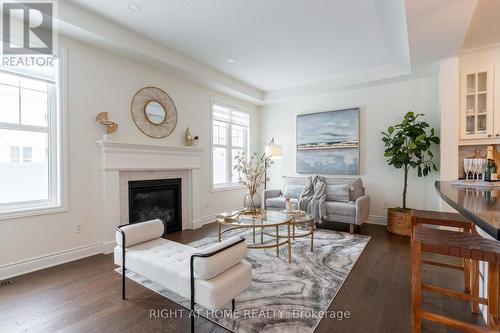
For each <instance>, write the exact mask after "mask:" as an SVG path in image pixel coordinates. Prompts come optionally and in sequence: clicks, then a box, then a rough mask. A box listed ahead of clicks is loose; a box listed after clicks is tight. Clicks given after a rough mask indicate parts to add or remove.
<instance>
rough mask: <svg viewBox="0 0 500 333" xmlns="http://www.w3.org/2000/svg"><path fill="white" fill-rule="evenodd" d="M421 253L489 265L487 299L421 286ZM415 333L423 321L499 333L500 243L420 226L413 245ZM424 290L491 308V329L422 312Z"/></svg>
mask: <svg viewBox="0 0 500 333" xmlns="http://www.w3.org/2000/svg"><path fill="white" fill-rule="evenodd" d="M422 252H429V253H435V254H441V255H445V256H451V257H457V258H463V259H472V260H481V261H486V262H488V295H487V298H482V297H478V296H474V295H470V294H469V293H464V292H459V291H455V290H450V289H446V288H442V287H438V286H432V285H429V284H425V283H422V272H421V264H422ZM411 260H412V262H411V290H412V292H411V295H412V296H411V298H412V330H413V332H414V333H417V332H420V331H421V320H422V319H426V320H431V321H434V322H438V323H441V324H445V325H448V326H451V327H454V328H456V329H460V330H463V331H466V332H498V330H500V323H499V321H498V311H499V304H498V301H499V295H498V293H499V282H498V279H499V268H498V267H499V263H500V243H499V242H496V241H492V240H488V239H485V238H483V237H481V236H479V235H477V234H467V233H461V232H455V231H449V230H439V229H432V228H425V227H423V226H420V225H417V226H415V228H414V231H413V238H412V241H411ZM422 289H423V290H427V291H430V292H435V293H439V294H441V295H444V296H448V297H454V298H458V299H461V300H464V301H470V302H477V303H481V304H484V305H486V306H487V307H488V316H487V319H488V320H487V322H488V328H485V327H481V326H477V325H473V324H470V323H466V322H463V321H459V320H456V319H453V318H449V317H446V316H442V315H438V314H435V313H432V312H427V311H423V310H422V305H421V303H422Z"/></svg>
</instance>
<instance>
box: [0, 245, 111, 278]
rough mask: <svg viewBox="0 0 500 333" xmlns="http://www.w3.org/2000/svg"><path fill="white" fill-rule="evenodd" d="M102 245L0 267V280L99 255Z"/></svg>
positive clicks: (79, 248)
mask: <svg viewBox="0 0 500 333" xmlns="http://www.w3.org/2000/svg"><path fill="white" fill-rule="evenodd" d="M101 251H102V244H101V243H95V244H90V245H86V246H81V247H77V248H74V249H70V250H66V251H61V252H57V253H52V254H48V255H45V256H41V257H36V258H32V259H28V260H23V261H18V262H14V263H11V264H7V265H4V266H1V267H0V280H5V279H9V278H11V277H14V276H18V275H22V274H26V273H31V272H34V271H38V270H41V269H44V268H49V267H52V266H57V265H60V264H64V263H67V262H70V261H74V260H78V259H82V258H85V257H90V256H93V255H96V254H99V253H101Z"/></svg>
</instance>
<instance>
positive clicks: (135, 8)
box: [128, 2, 141, 12]
mask: <svg viewBox="0 0 500 333" xmlns="http://www.w3.org/2000/svg"><path fill="white" fill-rule="evenodd" d="M128 9H130V10H131V11H133V12H138V11H140V10H141V6H139V5H138V4H136V3H135V2H131V3H129V4H128Z"/></svg>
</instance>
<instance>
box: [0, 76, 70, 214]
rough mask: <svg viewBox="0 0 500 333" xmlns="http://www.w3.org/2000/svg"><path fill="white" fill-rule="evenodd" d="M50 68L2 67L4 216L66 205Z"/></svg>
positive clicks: (0, 197) (0, 192)
mask: <svg viewBox="0 0 500 333" xmlns="http://www.w3.org/2000/svg"><path fill="white" fill-rule="evenodd" d="M50 71H52V72H53V73H48V72H49V70H48V69H47V68H44V69H43V71H40V73H36V72H35V70H31V69H30V72H29V73H27V70H24V71H23V72H15V71H11V70H10V69H9V71H4V70H3V69H0V105H2V108H1V112H0V184H2V186H1V187H0V217H5V216H12V215H23V214H24V213H27V212H28V213H31V214H33V213H34V212H38V211H40V210H48V209H53V208H57V207H61V206H62V205H61V156H60V151H61V143H60V135H61V133H60V115H59V111H58V103H57V100H58V99H57V97H58V96H57V91H58V89H57V86H56V80H55V77H56V75H55V72H56V71H55V70H52V69H50ZM21 153H22V155H21ZM21 161H22V162H23V163H19V162H21Z"/></svg>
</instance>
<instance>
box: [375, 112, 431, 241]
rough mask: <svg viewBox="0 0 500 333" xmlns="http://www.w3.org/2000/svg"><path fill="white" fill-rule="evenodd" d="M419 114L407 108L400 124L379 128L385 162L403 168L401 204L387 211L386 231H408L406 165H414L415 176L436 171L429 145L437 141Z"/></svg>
mask: <svg viewBox="0 0 500 333" xmlns="http://www.w3.org/2000/svg"><path fill="white" fill-rule="evenodd" d="M423 116H424V115H423V114H414V113H413V112H408V113H407V114H406V115H405V116H404V118H403V121H402V122H401V123H400V124H397V125H394V126H389V128H387V132H382V135H383V137H382V141H383V142H384V144H385V152H384V156H385V157H387V158H388V159H387V164H389V165H392V166H394V167H395V168H396V169H403V175H404V181H403V202H402V203H403V206H402V207H397V208H389V209H388V211H387V231H389V232H392V233H395V234H398V235H406V236H409V235H410V225H411V223H410V219H411V209H409V208H408V207H407V206H406V194H407V190H408V172H409V171H410V168H413V169H417V175H418V177H422V176H427V175H428V174H429V173H431V172H432V170H434V171H437V167H436V164H435V163H434V162H433V161H432V158H433V155H432V151H431V147H432V145H433V144H436V145H438V144H439V138H438V137H437V136H436V135H435V134H434V128H430V129H429V124H428V123H426V122H425V121H423V120H421V117H423Z"/></svg>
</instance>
